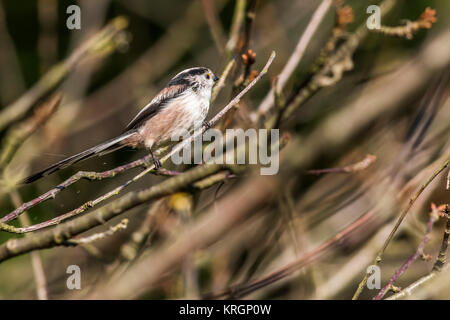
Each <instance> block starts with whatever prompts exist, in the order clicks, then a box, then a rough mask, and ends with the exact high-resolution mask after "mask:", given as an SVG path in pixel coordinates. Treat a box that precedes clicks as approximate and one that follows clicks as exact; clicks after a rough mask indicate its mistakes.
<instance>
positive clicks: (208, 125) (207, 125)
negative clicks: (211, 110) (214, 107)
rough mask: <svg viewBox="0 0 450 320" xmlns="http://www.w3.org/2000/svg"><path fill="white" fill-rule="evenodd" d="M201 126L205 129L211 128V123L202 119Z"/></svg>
mask: <svg viewBox="0 0 450 320" xmlns="http://www.w3.org/2000/svg"><path fill="white" fill-rule="evenodd" d="M203 126H204V127H205V128H206V130H208V129H211V124H210V123H209V121H203Z"/></svg>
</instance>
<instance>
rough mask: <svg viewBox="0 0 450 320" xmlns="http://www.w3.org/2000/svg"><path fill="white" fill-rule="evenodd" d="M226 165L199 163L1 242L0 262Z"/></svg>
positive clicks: (58, 241)
mask: <svg viewBox="0 0 450 320" xmlns="http://www.w3.org/2000/svg"><path fill="white" fill-rule="evenodd" d="M223 168H226V167H225V166H219V165H215V164H211V165H202V166H198V167H196V168H194V169H192V170H189V171H187V172H185V173H182V174H180V175H178V176H175V177H172V178H169V179H167V180H165V181H163V182H162V183H160V184H158V185H156V186H153V187H150V188H147V189H144V190H142V191H138V192H129V193H127V194H125V195H124V196H122V197H121V198H119V199H116V200H115V201H113V202H111V203H109V204H107V205H105V206H103V207H101V208H99V209H97V210H95V211H93V212H90V213H88V214H86V215H84V216H82V217H79V218H78V219H76V220H72V221H69V222H66V223H64V224H60V225H58V226H57V227H56V228H54V229H51V230H47V231H42V232H39V233H36V234H33V235H30V236H28V237H26V238H20V239H10V240H8V241H7V242H6V243H4V244H3V245H1V246H0V262H1V261H4V260H7V259H9V258H12V257H15V256H18V255H21V254H24V253H27V252H30V251H33V250H37V249H45V248H51V247H54V246H61V245H64V244H65V242H66V240H69V239H70V238H72V237H74V236H76V235H78V234H80V233H83V232H85V231H87V230H89V229H91V228H94V227H96V226H99V225H102V224H104V223H105V222H107V221H109V220H111V219H112V218H114V217H116V216H118V215H120V214H122V213H123V212H125V211H127V210H130V209H132V208H134V207H136V206H138V205H140V204H143V203H145V202H148V201H150V200H153V199H158V198H161V197H163V196H166V195H169V194H172V193H174V192H176V191H179V190H182V189H184V188H186V187H188V186H189V185H191V184H192V183H194V182H196V181H199V180H201V179H203V178H205V177H208V176H210V175H212V174H214V173H217V172H218V171H220V170H221V169H223Z"/></svg>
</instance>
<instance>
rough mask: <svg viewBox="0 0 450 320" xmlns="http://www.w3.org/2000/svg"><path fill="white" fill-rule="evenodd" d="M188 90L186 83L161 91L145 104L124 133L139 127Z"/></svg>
mask: <svg viewBox="0 0 450 320" xmlns="http://www.w3.org/2000/svg"><path fill="white" fill-rule="evenodd" d="M188 88H189V86H188V84H187V83H181V84H173V85H170V83H169V85H168V86H167V87H165V88H164V89H162V90H161V91H160V92H159V93H158V94H157V95H156V96H155V97H154V98H153V100H152V101H150V103H149V104H147V105H146V106H145V107H144V108H142V110H141V111H140V112H139V113H138V114H137V115H136V116H135V117H134V118H133V120H131V122H130V123H129V124H128V125H127V127H126V128H125V130H124V131H129V130H132V129H136V128H138V127H140V126H141V125H142V124H143V123H144V122H145V121H147V120H148V119H150V118H152V117H154V116H155V115H156V114H157V113H158V112H159V111H161V109H162V108H163V107H164V105H165V104H166V103H167V102H168V101H170V100H172V99H174V98H176V97H178V96H180V95H182V94H183V93H184V92H185V91H186V90H187V89H188Z"/></svg>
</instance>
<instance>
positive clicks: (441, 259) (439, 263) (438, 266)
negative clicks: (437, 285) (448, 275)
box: [433, 204, 450, 271]
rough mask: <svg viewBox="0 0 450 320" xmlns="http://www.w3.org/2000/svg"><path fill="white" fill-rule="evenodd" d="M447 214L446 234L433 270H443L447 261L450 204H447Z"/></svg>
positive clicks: (449, 238) (449, 234)
mask: <svg viewBox="0 0 450 320" xmlns="http://www.w3.org/2000/svg"><path fill="white" fill-rule="evenodd" d="M444 212H445V215H446V217H447V222H446V224H445V230H444V236H443V237H442V244H441V249H440V250H439V254H438V256H437V258H436V262H435V263H434V266H433V270H435V271H441V270H442V268H443V267H444V265H445V263H446V262H447V249H448V245H449V240H450V205H448V204H447V205H446V206H445V210H444Z"/></svg>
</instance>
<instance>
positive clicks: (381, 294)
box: [373, 212, 439, 300]
mask: <svg viewBox="0 0 450 320" xmlns="http://www.w3.org/2000/svg"><path fill="white" fill-rule="evenodd" d="M438 219H439V215H437V214H435V213H434V212H431V213H430V219H429V221H428V223H427V229H426V232H425V236H424V238H423V239H422V241H421V242H420V244H419V246H418V247H417V250H416V252H414V254H413V255H412V256H411V258H409V259H408V260H407V261H406V262H405V263H404V264H403V265H402V266H401V268H400V269H398V270H397V271H396V272H395V273H394V275H393V276H392V278H391V279H389V281H388V283H387V284H386V285H385V286H384V287H383V288H382V289H381V290H380V292H379V293H378V294H377V295H376V296H375V297H374V298H373V300H380V299H382V298H383V297H384V295H385V294H386V292H387V291H388V290H389V289H391V288H392V287H393V285H394V282H395V281H396V280H397V279H398V278H399V277H400V276H401V275H402V274H403V273H404V272H405V271H406V269H408V267H409V266H410V265H411V263H413V262H414V261H416V259H417V258H418V257H419V256H420V255H421V254H423V249H424V248H425V245H426V243H427V242H428V241H429V240H430V238H431V230H432V229H433V225H434V223H435V222H436V221H437V220H438Z"/></svg>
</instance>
